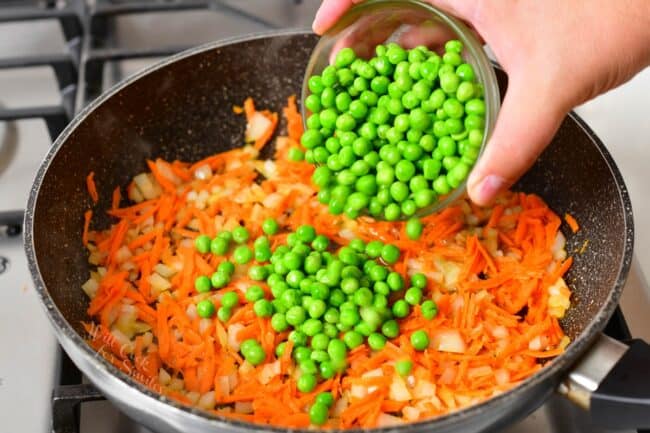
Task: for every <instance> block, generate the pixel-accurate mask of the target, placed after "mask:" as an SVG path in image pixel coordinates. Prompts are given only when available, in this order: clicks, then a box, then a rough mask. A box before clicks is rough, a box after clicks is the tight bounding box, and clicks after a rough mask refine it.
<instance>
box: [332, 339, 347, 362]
mask: <svg viewBox="0 0 650 433" xmlns="http://www.w3.org/2000/svg"><path fill="white" fill-rule="evenodd" d="M327 353H328V355H329V356H330V358H331V359H332V361H333V362H341V361H344V360H345V358H346V356H347V349H346V347H345V343H344V342H343V341H341V340H339V339H333V340H330V342H329V344H328V345H327Z"/></svg>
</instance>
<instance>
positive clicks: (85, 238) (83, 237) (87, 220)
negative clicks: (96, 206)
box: [81, 209, 93, 246]
mask: <svg viewBox="0 0 650 433" xmlns="http://www.w3.org/2000/svg"><path fill="white" fill-rule="evenodd" d="M92 218H93V211H92V210H90V209H88V210H87V211H86V212H84V230H83V234H82V235H81V240H82V242H83V244H84V246H85V245H88V230H89V229H90V220H91V219H92Z"/></svg>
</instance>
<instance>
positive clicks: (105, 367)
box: [24, 29, 634, 433]
mask: <svg viewBox="0 0 650 433" xmlns="http://www.w3.org/2000/svg"><path fill="white" fill-rule="evenodd" d="M311 35H313V34H312V33H311V32H310V31H306V30H304V29H294V30H280V31H270V32H262V33H255V34H249V35H244V36H237V37H233V38H227V39H221V40H218V41H213V42H209V43H206V44H203V45H200V46H197V47H195V48H192V49H189V50H186V51H183V52H181V53H178V54H176V55H174V56H171V57H168V58H166V59H163V60H161V61H159V62H157V63H155V64H153V65H151V66H149V67H147V68H145V69H143V70H141V71H139V72H138V73H136V74H134V75H132V76H131V77H129V78H127V79H126V80H124V81H122V82H120V83H117V84H116V85H115V86H113V87H112V88H111V89H109V90H108V91H106V92H105V93H103V94H102V95H101V96H99V97H98V98H97V99H95V100H94V101H93V102H91V103H90V104H88V105H87V106H86V107H84V108H83V109H82V110H81V111H80V112H79V113H78V114H77V116H75V118H74V119H73V120H72V121H71V122H70V124H69V125H68V126H67V127H66V128H65V129H64V131H63V132H62V133H61V134H60V135H59V137H57V139H56V140H55V142H54V143H53V145H52V146H51V147H50V149H49V150H48V152H47V154H46V156H45V157H44V158H43V160H42V162H41V165H40V166H39V169H38V171H37V173H36V176H35V178H34V182H33V184H32V187H31V189H30V193H29V199H28V202H27V207H26V211H25V221H24V227H25V230H24V249H25V253H26V256H27V260H28V267H29V270H30V273H31V276H32V281H33V282H34V286H35V289H36V292H37V293H38V296H39V299H40V301H41V304H42V306H43V308H44V309H45V311H46V313H47V315H48V318H49V320H50V322H51V323H52V325H53V328H54V330H55V333H56V336H57V338H58V339H59V340H60V341H61V344H62V345H72V346H73V347H75V348H76V349H79V350H78V351H77V353H78V354H80V355H81V356H82V358H83V361H84V362H86V363H90V364H92V365H93V366H94V367H95V368H97V369H100V370H101V372H102V373H103V374H104V375H105V376H107V377H109V378H110V380H111V382H114V381H117V382H120V383H121V385H126V386H127V387H128V389H130V390H131V391H133V392H135V393H136V394H137V396H138V397H139V398H142V399H146V400H149V401H151V400H153V401H151V403H162V404H164V405H165V406H169V408H167V409H174V410H175V411H176V412H177V413H180V414H182V415H186V416H192V417H194V418H196V419H195V420H194V421H195V422H197V423H201V422H202V423H204V424H205V425H206V427H207V426H209V427H211V428H220V427H221V428H223V427H226V428H230V429H236V430H238V431H241V432H244V431H246V432H248V431H250V430H251V428H253V429H255V430H264V431H269V432H277V433H280V432H287V431H291V432H296V433H298V432H300V433H303V432H304V433H307V432H311V430H308V429H287V428H282V427H274V426H262V425H259V424H253V423H248V422H243V421H238V420H233V419H230V418H225V417H221V416H217V415H214V414H211V413H208V412H205V411H202V410H200V409H196V408H193V407H191V406H187V405H184V404H181V403H178V402H176V401H174V400H171V399H169V398H167V397H165V396H163V395H162V394H159V393H157V392H155V391H153V390H152V389H150V388H148V387H146V386H145V385H143V384H141V383H140V382H137V381H136V380H134V379H133V378H132V377H131V376H129V375H127V374H125V373H123V372H122V371H120V370H119V369H117V368H116V367H114V366H113V365H112V364H110V363H109V362H108V361H107V360H105V359H104V358H103V357H101V356H98V354H97V352H96V351H94V350H93V349H92V348H91V347H90V346H89V345H88V344H87V343H86V341H85V340H84V339H83V338H82V337H81V335H80V334H79V333H77V332H76V331H75V329H74V328H73V327H72V325H71V324H70V323H69V322H68V320H67V319H66V318H65V317H64V315H63V314H62V313H61V311H60V310H59V309H58V307H57V306H56V304H55V303H54V301H53V299H52V297H51V296H50V294H49V291H48V290H47V287H46V285H45V282H44V281H43V277H42V275H41V273H40V268H39V265H38V261H37V258H36V253H35V248H34V212H35V209H36V205H37V201H38V196H39V191H40V188H41V185H42V184H43V180H44V178H45V175H46V173H47V171H48V168H49V166H50V164H51V163H52V161H53V160H54V158H56V156H57V154H58V152H59V151H60V150H61V148H62V147H63V145H64V144H65V143H66V142H67V139H68V138H69V137H70V136H71V134H72V133H73V132H74V131H75V130H76V129H77V128H78V127H79V126H80V125H81V124H82V123H83V122H84V121H85V120H86V118H88V117H89V116H90V115H91V114H92V113H93V112H94V111H95V110H96V109H98V108H99V107H100V106H101V105H102V104H103V103H104V102H106V101H107V100H108V99H110V98H112V97H113V96H114V95H116V94H118V93H119V92H120V91H122V90H123V89H125V88H126V87H128V86H130V85H131V84H132V83H134V82H136V81H138V80H140V79H143V78H144V77H146V76H148V75H150V74H151V73H153V72H156V71H158V70H161V69H163V68H165V67H166V66H168V65H170V64H172V63H175V62H178V61H181V60H184V59H188V58H190V57H193V56H195V55H199V54H202V53H205V52H209V51H212V50H215V49H218V48H221V47H224V46H228V45H233V44H237V43H243V42H249V41H255V40H259V39H266V38H273V37H289V36H311ZM568 116H569V117H570V118H571V119H572V120H573V121H574V122H576V124H577V125H578V126H579V127H580V128H581V129H582V130H583V132H584V133H585V134H587V135H588V136H589V137H590V139H591V140H592V141H593V143H594V144H595V146H596V148H597V149H598V151H599V152H600V154H601V156H602V157H603V159H604V161H605V163H606V164H607V167H608V169H609V170H610V172H611V174H612V176H613V178H614V180H615V183H616V187H617V189H618V192H619V197H620V199H621V202H622V205H623V209H624V221H623V223H624V232H625V233H626V238H625V240H624V249H623V255H622V257H621V262H620V264H619V267H618V276H617V280H616V283H615V284H614V286H613V287H612V289H611V291H610V294H609V299H608V300H607V301H606V302H605V303H604V304H603V305H602V307H601V308H600V309H599V311H598V312H597V313H596V314H595V315H594V317H593V318H592V320H591V321H590V323H589V324H588V325H587V326H586V327H585V328H584V329H583V330H582V332H581V333H580V335H579V336H578V337H577V338H576V339H575V340H574V341H573V342H571V344H570V345H569V347H568V349H567V350H566V351H565V352H564V353H563V354H562V355H560V356H559V357H557V358H555V359H554V360H553V361H552V362H550V363H549V364H548V365H547V366H545V367H544V368H542V369H540V371H539V372H537V373H535V374H534V375H533V376H531V377H530V378H528V379H526V380H525V381H523V382H521V383H520V384H518V385H517V386H515V387H513V388H511V389H510V390H508V391H506V392H503V393H501V394H499V395H497V396H494V397H491V398H489V399H487V400H485V401H483V402H480V403H478V404H475V405H472V406H469V407H467V408H464V409H462V410H458V411H454V412H451V413H449V414H446V415H443V416H440V417H437V418H433V419H429V420H423V421H419V422H416V423H409V424H405V425H404V426H401V427H383V428H375V429H371V430H372V431H373V432H378V433H379V432H381V433H387V432H393V431H398V430H402V429H403V428H408V429H413V430H416V431H424V430H425V429H427V430H428V429H430V428H436V427H438V428H444V427H446V426H452V425H454V424H456V423H457V422H459V421H460V420H462V419H465V418H468V417H477V416H479V414H481V413H484V412H488V411H493V410H494V409H496V408H498V407H503V405H508V403H509V402H514V401H516V400H517V399H519V398H520V397H521V396H522V395H524V394H526V392H527V391H528V390H531V389H533V388H535V387H536V386H540V385H543V384H544V383H545V382H551V383H555V381H554V380H553V379H554V378H555V377H557V375H558V374H560V373H561V372H562V371H563V370H566V369H567V368H568V366H570V365H571V364H572V363H573V362H574V361H575V360H576V359H577V358H578V357H579V356H580V355H581V354H582V353H583V352H584V351H585V350H586V349H587V348H588V346H589V345H590V344H591V342H592V341H593V340H594V339H595V338H596V337H597V335H598V333H599V332H601V331H602V330H603V329H604V327H605V325H606V323H607V321H608V320H609V318H610V317H611V315H612V314H613V312H614V310H615V308H616V306H617V305H618V302H619V299H620V296H621V293H622V289H623V286H624V284H625V281H626V279H627V275H628V272H629V269H630V266H631V261H632V251H633V245H634V223H633V214H632V204H631V201H630V197H629V193H628V190H627V187H626V186H625V183H624V180H623V177H622V175H621V173H620V171H619V169H618V167H617V166H616V163H615V162H614V160H613V158H612V156H611V154H610V153H609V151H608V150H607V148H606V147H605V145H604V144H603V143H602V141H601V140H600V139H599V137H598V136H596V134H595V133H594V132H593V131H592V130H591V128H590V127H589V126H588V125H587V124H586V123H585V122H584V121H583V120H582V119H581V118H580V117H579V116H578V115H577V114H576V113H574V112H573V111H572V112H570V113H569V115H568ZM109 385H110V383H109ZM332 431H333V432H343V431H345V432H351V433H360V432H362V431H363V432H366V431H368V430H367V429H349V430H332Z"/></svg>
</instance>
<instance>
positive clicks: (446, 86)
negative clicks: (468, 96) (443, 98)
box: [440, 72, 460, 94]
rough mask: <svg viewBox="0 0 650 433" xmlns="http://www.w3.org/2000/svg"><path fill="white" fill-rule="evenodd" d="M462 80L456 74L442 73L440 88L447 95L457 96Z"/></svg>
mask: <svg viewBox="0 0 650 433" xmlns="http://www.w3.org/2000/svg"><path fill="white" fill-rule="evenodd" d="M459 84H460V78H459V77H458V75H456V74H455V73H454V72H446V73H440V88H441V89H442V90H443V91H444V92H445V93H447V94H455V93H456V90H458V85H459Z"/></svg>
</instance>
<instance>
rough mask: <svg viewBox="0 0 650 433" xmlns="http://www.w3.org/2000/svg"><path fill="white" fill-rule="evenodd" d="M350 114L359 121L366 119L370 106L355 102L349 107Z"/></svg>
mask: <svg viewBox="0 0 650 433" xmlns="http://www.w3.org/2000/svg"><path fill="white" fill-rule="evenodd" d="M349 110H350V114H351V115H352V117H354V118H355V119H357V120H361V119H365V117H366V115H367V114H368V106H367V105H366V104H364V103H363V102H361V101H360V100H354V101H352V102H351V103H350V105H349Z"/></svg>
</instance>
